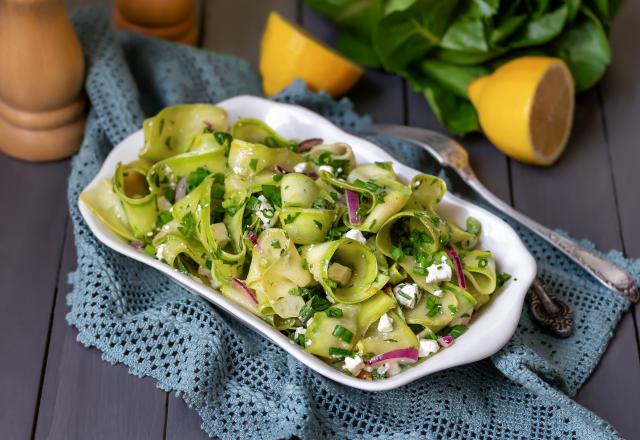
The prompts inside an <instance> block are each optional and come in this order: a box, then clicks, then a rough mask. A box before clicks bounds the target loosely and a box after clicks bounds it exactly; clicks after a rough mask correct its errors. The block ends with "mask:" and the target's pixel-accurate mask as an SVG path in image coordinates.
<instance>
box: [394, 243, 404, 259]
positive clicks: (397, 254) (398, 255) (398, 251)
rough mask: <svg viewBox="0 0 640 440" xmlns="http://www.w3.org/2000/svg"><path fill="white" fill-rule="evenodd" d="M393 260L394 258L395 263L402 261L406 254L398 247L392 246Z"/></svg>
mask: <svg viewBox="0 0 640 440" xmlns="http://www.w3.org/2000/svg"><path fill="white" fill-rule="evenodd" d="M391 258H393V259H394V261H400V260H402V258H404V252H402V249H400V248H399V247H397V246H391Z"/></svg>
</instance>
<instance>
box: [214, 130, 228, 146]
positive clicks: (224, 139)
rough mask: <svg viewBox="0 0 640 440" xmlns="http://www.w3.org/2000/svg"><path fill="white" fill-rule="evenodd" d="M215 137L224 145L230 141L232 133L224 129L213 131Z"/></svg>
mask: <svg viewBox="0 0 640 440" xmlns="http://www.w3.org/2000/svg"><path fill="white" fill-rule="evenodd" d="M213 137H214V138H215V139H216V142H217V143H218V144H220V145H224V144H225V143H230V142H231V139H233V138H232V137H231V135H230V134H229V133H225V132H224V131H216V132H215V133H213Z"/></svg>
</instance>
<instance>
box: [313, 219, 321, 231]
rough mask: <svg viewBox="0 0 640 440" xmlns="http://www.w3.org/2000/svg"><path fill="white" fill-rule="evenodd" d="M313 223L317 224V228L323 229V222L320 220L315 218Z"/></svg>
mask: <svg viewBox="0 0 640 440" xmlns="http://www.w3.org/2000/svg"><path fill="white" fill-rule="evenodd" d="M313 224H314V225H316V228H318V229H319V230H321V231H322V222H319V221H318V220H314V221H313Z"/></svg>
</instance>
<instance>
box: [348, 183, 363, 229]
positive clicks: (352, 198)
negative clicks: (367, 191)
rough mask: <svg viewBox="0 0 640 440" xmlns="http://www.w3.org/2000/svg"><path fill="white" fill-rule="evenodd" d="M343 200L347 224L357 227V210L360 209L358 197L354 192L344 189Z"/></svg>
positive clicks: (358, 218)
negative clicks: (347, 212) (347, 219)
mask: <svg viewBox="0 0 640 440" xmlns="http://www.w3.org/2000/svg"><path fill="white" fill-rule="evenodd" d="M344 198H345V199H346V200H347V210H348V211H349V223H351V224H352V225H359V224H360V217H358V208H360V196H359V195H358V193H357V192H355V191H351V190H348V189H345V190H344Z"/></svg>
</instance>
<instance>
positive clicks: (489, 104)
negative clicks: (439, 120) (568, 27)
mask: <svg viewBox="0 0 640 440" xmlns="http://www.w3.org/2000/svg"><path fill="white" fill-rule="evenodd" d="M468 91H469V98H470V99H471V102H472V103H473V105H474V107H475V108H476V110H477V112H478V118H479V120H480V125H481V126H482V130H483V131H484V133H485V134H486V136H487V137H488V138H489V140H490V141H491V142H492V143H493V144H495V146H496V147H498V148H499V149H500V150H501V151H502V152H504V153H505V154H506V155H508V156H510V157H512V158H514V159H516V160H519V161H521V162H526V163H531V164H536V165H551V164H552V163H553V162H555V161H556V160H557V159H558V157H560V155H561V154H562V152H563V151H564V149H565V147H566V146H567V141H568V140H569V134H570V133H571V126H572V124H573V108H574V102H575V86H574V82H573V77H572V76H571V72H570V71H569V68H568V67H567V65H566V64H565V63H564V61H562V60H561V59H559V58H551V57H538V56H527V57H521V58H517V59H515V60H512V61H509V62H508V63H505V64H503V65H502V66H500V67H499V68H498V69H496V70H495V72H493V73H492V74H490V75H487V76H484V77H481V78H478V79H476V80H475V81H473V82H471V84H469V88H468Z"/></svg>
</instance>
